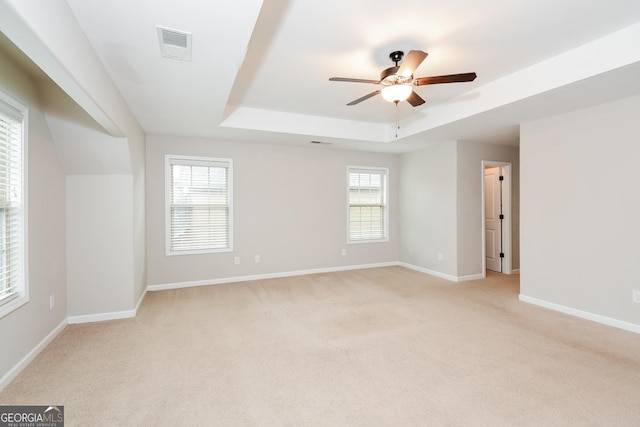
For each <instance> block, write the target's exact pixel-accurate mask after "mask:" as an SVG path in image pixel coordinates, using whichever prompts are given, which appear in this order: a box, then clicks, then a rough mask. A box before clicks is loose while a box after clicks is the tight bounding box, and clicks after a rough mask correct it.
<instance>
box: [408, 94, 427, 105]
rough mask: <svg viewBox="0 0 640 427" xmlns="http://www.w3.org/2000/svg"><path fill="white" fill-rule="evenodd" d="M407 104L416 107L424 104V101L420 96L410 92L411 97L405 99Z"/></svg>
mask: <svg viewBox="0 0 640 427" xmlns="http://www.w3.org/2000/svg"><path fill="white" fill-rule="evenodd" d="M407 102H408V103H409V104H411V105H412V106H414V107H417V106H418V105H422V104H424V99H422V98H421V97H420V95H418V94H417V93H415V92H414V91H411V95H409V97H408V98H407Z"/></svg>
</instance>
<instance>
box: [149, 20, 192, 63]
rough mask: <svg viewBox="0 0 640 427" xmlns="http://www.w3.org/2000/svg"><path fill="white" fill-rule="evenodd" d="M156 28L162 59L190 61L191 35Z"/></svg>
mask: <svg viewBox="0 0 640 427" xmlns="http://www.w3.org/2000/svg"><path fill="white" fill-rule="evenodd" d="M156 28H157V30H158V41H159V42H160V53H161V54H162V56H163V57H165V58H172V59H181V60H183V61H191V33H186V32H184V31H178V30H172V29H170V28H164V27H156Z"/></svg>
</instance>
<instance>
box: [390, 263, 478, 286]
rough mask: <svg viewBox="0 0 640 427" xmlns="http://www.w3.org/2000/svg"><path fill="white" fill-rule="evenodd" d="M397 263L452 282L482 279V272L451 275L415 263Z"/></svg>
mask: <svg viewBox="0 0 640 427" xmlns="http://www.w3.org/2000/svg"><path fill="white" fill-rule="evenodd" d="M397 265H399V266H401V267H405V268H409V269H411V270H415V271H419V272H421V273H425V274H428V275H430V276H436V277H440V278H442V279H447V280H450V281H452V282H466V281H468V280H478V279H484V274H471V275H468V276H452V275H450V274H445V273H441V272H439V271H435V270H429V269H428V268H423V267H418V266H417V265H412V264H407V263H405V262H399V263H398V264H397Z"/></svg>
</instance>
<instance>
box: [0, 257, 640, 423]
mask: <svg viewBox="0 0 640 427" xmlns="http://www.w3.org/2000/svg"><path fill="white" fill-rule="evenodd" d="M518 286H519V285H518V277H517V276H502V275H498V274H491V275H490V276H489V277H488V278H487V279H485V280H479V281H472V282H464V283H451V282H448V281H445V280H442V279H438V278H434V277H431V276H428V275H424V274H422V273H418V272H415V271H411V270H408V269H404V268H401V267H389V268H377V269H369V270H359V271H349V272H340V273H330V274H317V275H310V276H300V277H291V278H285V279H273V280H262V281H255V282H246V283H235V284H227V285H216V286H207V287H198V288H190V289H182V290H175V291H162V292H152V293H149V294H148V295H147V297H146V299H145V301H144V303H143V304H142V307H141V310H140V313H139V315H138V317H136V318H135V319H128V320H121V321H112V322H103V323H93V324H85V325H72V326H67V328H66V329H65V330H64V331H63V332H62V333H61V334H60V335H59V336H58V338H57V339H56V340H54V342H53V343H51V344H50V345H49V347H47V348H46V349H45V350H44V351H43V352H42V353H41V354H40V356H38V358H37V359H36V360H35V361H34V362H33V363H32V364H31V365H30V366H29V367H28V368H27V369H26V370H25V371H24V372H23V373H22V374H21V375H20V376H19V377H18V378H16V380H15V381H14V382H13V383H12V384H10V385H9V386H8V387H7V388H6V389H5V390H4V391H3V392H2V393H0V404H2V405H6V404H39V405H49V404H61V405H65V415H66V425H67V426H138V425H139V426H199V425H201V426H218V425H219V426H307V425H311V426H314V425H322V426H420V425H426V426H430V425H433V426H501V425H505V426H514V425H533V426H552V425H559V426H569V425H572V426H588V425H595V426H639V425H640V335H637V334H633V333H630V332H625V331H622V330H618V329H615V328H610V327H607V326H604V325H600V324H596V323H593V322H589V321H585V320H581V319H577V318H574V317H570V316H566V315H562V314H559V313H555V312H552V311H548V310H545V309H543V308H539V307H535V306H532V305H529V304H525V303H522V302H519V301H518Z"/></svg>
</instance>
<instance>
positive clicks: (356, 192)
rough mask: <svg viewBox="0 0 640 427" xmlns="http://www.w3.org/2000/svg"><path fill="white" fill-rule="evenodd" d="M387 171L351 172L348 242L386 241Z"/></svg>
mask: <svg viewBox="0 0 640 427" xmlns="http://www.w3.org/2000/svg"><path fill="white" fill-rule="evenodd" d="M388 175H389V171H388V169H382V168H362V167H349V168H348V176H349V177H348V180H349V183H348V197H349V213H348V215H349V217H348V223H349V224H348V228H349V229H348V233H349V237H348V242H352V243H355V242H371V241H387V240H388V238H389V230H388V228H389V227H388V224H389V219H388V208H387V197H388V195H387V177H388Z"/></svg>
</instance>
